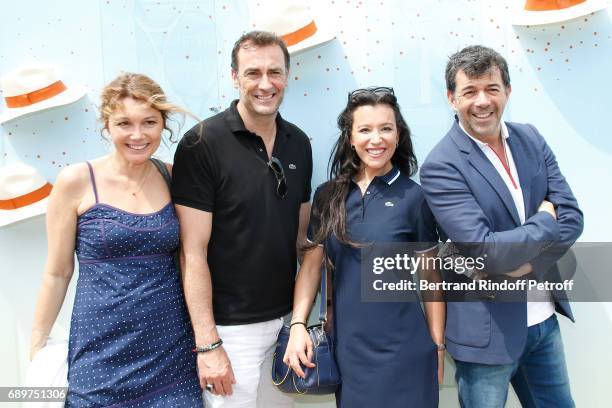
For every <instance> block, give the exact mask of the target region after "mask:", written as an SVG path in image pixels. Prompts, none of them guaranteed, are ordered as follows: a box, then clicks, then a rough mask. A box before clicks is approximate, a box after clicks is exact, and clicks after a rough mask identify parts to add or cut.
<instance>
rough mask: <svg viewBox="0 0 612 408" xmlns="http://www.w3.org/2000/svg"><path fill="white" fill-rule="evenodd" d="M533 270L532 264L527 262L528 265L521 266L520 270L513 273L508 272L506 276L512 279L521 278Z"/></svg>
mask: <svg viewBox="0 0 612 408" xmlns="http://www.w3.org/2000/svg"><path fill="white" fill-rule="evenodd" d="M532 270H533V268H532V267H531V264H530V263H529V262H527V263H526V264H523V265H521V266H519V268H518V269H515V270H513V271H512V272H507V273H506V275H508V276H509V277H511V278H520V277H521V276H525V275H527V274H528V273H531V271H532Z"/></svg>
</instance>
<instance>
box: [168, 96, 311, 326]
mask: <svg viewBox="0 0 612 408" xmlns="http://www.w3.org/2000/svg"><path fill="white" fill-rule="evenodd" d="M237 102H238V101H234V102H232V104H231V105H230V107H229V108H228V109H226V110H225V111H224V112H221V113H219V114H217V115H215V116H213V117H211V118H208V119H206V120H205V121H203V122H202V123H200V124H198V125H196V126H194V127H193V128H192V129H191V130H189V131H188V132H187V133H186V134H185V136H184V137H183V138H182V139H181V141H180V143H179V145H178V148H177V150H176V154H175V156H174V167H173V172H172V173H173V183H172V199H173V201H174V203H175V204H180V205H184V206H187V207H192V208H196V209H198V210H202V211H207V212H211V213H212V214H213V222H212V234H211V237H210V242H209V244H208V258H207V259H208V265H209V267H210V272H211V279H212V287H213V310H214V316H215V321H216V323H217V324H221V325H235V324H246V323H256V322H262V321H266V320H271V319H274V318H276V317H279V316H283V315H285V314H286V313H288V312H289V311H290V310H291V305H292V299H293V282H294V278H295V272H296V266H297V256H296V249H295V243H296V239H297V233H298V224H299V209H300V205H301V204H302V203H305V202H308V201H310V193H311V187H310V179H311V176H312V153H311V148H310V141H309V140H308V137H307V136H306V134H305V133H304V132H302V131H301V130H300V129H299V128H298V127H297V126H295V125H293V124H291V123H289V122H287V121H285V120H284V119H282V118H281V116H280V114H277V116H276V127H277V132H276V139H275V142H274V148H273V151H272V155H273V156H274V157H276V158H278V159H279V160H280V162H281V163H282V165H283V168H284V171H285V176H286V178H287V195H286V196H285V197H284V198H280V197H279V196H278V195H277V194H276V185H277V183H276V178H275V176H274V172H273V171H272V169H271V168H270V167H269V166H268V165H267V162H268V157H267V153H266V148H265V145H264V142H263V139H262V138H261V137H259V136H257V135H256V134H254V133H251V132H250V131H248V130H247V129H246V128H245V126H244V122H243V121H242V118H241V117H240V115H239V113H238V110H237V109H236V105H237Z"/></svg>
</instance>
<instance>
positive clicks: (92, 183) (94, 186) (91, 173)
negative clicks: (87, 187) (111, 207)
mask: <svg viewBox="0 0 612 408" xmlns="http://www.w3.org/2000/svg"><path fill="white" fill-rule="evenodd" d="M85 163H87V167H89V178H90V179H91V185H92V186H93V191H94V196H95V197H96V204H98V188H97V187H96V178H95V177H94V172H93V167H91V163H90V162H85Z"/></svg>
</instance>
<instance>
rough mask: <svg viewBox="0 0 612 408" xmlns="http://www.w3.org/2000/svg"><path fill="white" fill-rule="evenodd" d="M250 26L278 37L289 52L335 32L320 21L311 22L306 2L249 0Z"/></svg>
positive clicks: (292, 52)
mask: <svg viewBox="0 0 612 408" xmlns="http://www.w3.org/2000/svg"><path fill="white" fill-rule="evenodd" d="M249 15H250V20H251V27H253V28H254V29H255V30H262V31H270V32H273V33H274V34H276V35H278V36H280V37H282V39H283V40H285V43H286V44H287V49H288V50H289V53H290V54H295V53H298V52H300V51H304V50H306V49H308V48H312V47H315V46H317V45H321V44H324V43H326V42H328V41H331V40H333V39H334V38H335V34H334V32H333V31H332V30H330V29H329V28H328V27H327V25H326V24H324V23H323V22H322V21H321V20H318V21H315V19H314V17H313V16H312V12H311V11H310V10H309V9H308V7H307V6H306V2H303V1H293V0H283V1H277V0H250V1H249Z"/></svg>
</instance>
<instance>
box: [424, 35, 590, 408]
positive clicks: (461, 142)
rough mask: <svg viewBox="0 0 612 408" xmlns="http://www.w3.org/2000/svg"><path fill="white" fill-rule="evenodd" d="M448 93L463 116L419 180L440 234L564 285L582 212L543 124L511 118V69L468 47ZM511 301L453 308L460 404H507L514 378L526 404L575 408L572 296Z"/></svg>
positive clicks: (499, 273)
mask: <svg viewBox="0 0 612 408" xmlns="http://www.w3.org/2000/svg"><path fill="white" fill-rule="evenodd" d="M446 87H447V96H448V100H449V102H450V104H451V106H452V108H453V109H454V111H455V113H456V116H455V119H456V120H455V123H454V124H453V126H452V128H451V129H450V131H449V132H448V133H447V134H446V136H445V137H444V138H443V139H442V140H441V141H440V142H439V143H438V144H437V145H436V146H435V147H434V149H433V150H432V151H431V153H430V154H429V156H428V157H427V159H426V160H425V163H424V164H423V166H422V168H421V173H420V177H421V183H422V186H423V189H424V190H425V195H426V198H427V201H428V203H429V205H430V207H431V210H432V211H433V214H434V215H435V217H436V220H437V222H438V224H439V227H440V230H441V231H440V233H441V237H442V238H443V239H450V240H451V241H453V242H454V243H456V245H457V246H458V247H459V248H460V249H461V250H462V251H463V254H464V255H466V256H472V257H474V256H479V255H483V253H485V252H486V254H487V262H486V263H485V270H484V272H485V273H486V274H487V275H488V276H489V277H491V278H493V279H510V280H511V279H514V278H519V277H522V279H525V278H529V279H537V280H541V281H543V280H548V281H550V280H555V279H558V278H559V276H558V269H557V268H556V261H557V259H558V258H559V257H561V256H562V255H563V253H564V252H565V251H566V250H567V249H568V248H569V247H570V246H571V245H572V244H573V243H574V242H575V241H576V239H577V238H578V237H579V236H580V234H581V233H582V228H583V218H582V212H581V211H580V209H579V208H578V203H577V202H576V199H575V198H574V195H573V194H572V191H571V189H570V187H569V185H568V184H567V182H566V180H565V178H564V177H563V175H562V174H561V171H560V170H559V167H558V165H557V161H556V159H555V156H554V154H553V152H552V151H551V149H550V147H549V146H548V145H547V144H546V141H545V140H544V139H543V138H542V136H541V135H540V134H539V133H538V131H537V130H536V129H535V127H533V126H532V125H529V124H519V123H511V122H504V121H502V114H503V111H504V107H505V105H506V102H507V101H508V97H509V96H510V92H511V87H510V75H509V73H508V65H507V63H506V61H505V60H504V58H503V57H502V56H501V55H500V54H499V53H497V52H496V51H494V50H492V49H490V48H486V47H482V46H470V47H467V48H464V49H463V50H461V51H459V52H457V53H455V54H454V55H452V56H451V57H450V58H449V61H448V64H447V67H446ZM467 243H470V245H465V244H467ZM462 244H463V245H462ZM473 244H477V245H473ZM527 274H528V275H527ZM501 296H502V294H501V293H491V292H487V294H486V296H483V297H482V300H481V301H473V302H449V303H448V304H447V324H446V342H447V349H448V351H449V353H450V354H451V355H452V356H453V358H454V359H455V362H456V380H457V384H458V388H459V400H460V403H461V406H462V407H469V408H479V407H483V408H485V407H486V408H496V407H500V408H501V407H503V406H504V405H505V401H506V398H507V394H508V384H509V383H510V382H512V384H513V387H514V389H515V391H516V393H517V395H518V396H519V399H520V400H521V403H522V404H523V406H525V407H555V408H561V407H574V406H575V405H574V402H573V400H572V397H571V392H570V386H569V379H568V375H567V368H566V365H565V358H564V354H563V345H562V341H561V334H560V331H559V325H558V323H557V318H556V315H555V311H557V312H558V313H561V314H563V315H565V316H567V317H568V318H569V319H571V320H572V321H573V316H572V312H571V309H570V306H569V304H568V303H567V302H566V301H563V298H564V296H563V292H552V293H551V292H550V291H535V290H530V291H527V293H525V294H524V296H525V300H524V301H520V302H502V301H499V298H500V297H501ZM496 297H497V301H496Z"/></svg>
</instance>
